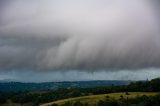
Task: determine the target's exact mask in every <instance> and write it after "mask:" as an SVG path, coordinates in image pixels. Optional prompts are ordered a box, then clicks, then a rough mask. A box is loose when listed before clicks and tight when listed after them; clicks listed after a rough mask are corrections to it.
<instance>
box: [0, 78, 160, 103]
mask: <svg viewBox="0 0 160 106" xmlns="http://www.w3.org/2000/svg"><path fill="white" fill-rule="evenodd" d="M159 91H160V78H157V79H153V80H151V81H138V82H132V83H130V84H129V85H121V86H114V85H112V86H110V87H96V88H61V89H57V90H46V91H38V92H37V91H34V92H31V91H23V92H21V91H19V92H2V91H0V106H39V104H44V103H49V102H53V101H57V100H63V99H67V98H74V97H81V96H90V95H100V94H109V93H117V92H159ZM133 95H134V94H132V93H131V95H128V96H133ZM137 95H138V94H137ZM137 95H134V96H136V97H137ZM142 95H143V94H142ZM144 95H146V96H147V98H149V101H154V97H150V95H147V94H144ZM110 96H111V95H110ZM122 96H123V97H124V95H122ZM148 96H149V97H148ZM91 97H93V98H94V96H91ZM117 97H120V96H119V95H118V96H117ZM110 98H112V96H111V97H110ZM152 98H153V99H152ZM157 98H158V97H157ZM84 99H85V98H84ZM114 99H115V100H114ZM114 99H113V100H114V102H115V101H117V99H116V97H115V98H114ZM123 99H124V100H123V101H125V99H126V98H123ZM128 99H132V98H128ZM135 99H136V98H135ZM150 99H151V100H150ZM99 100H100V99H99ZM109 100H110V99H109ZM111 100H112V99H111ZM118 100H119V98H118ZM92 101H95V100H94V99H93V100H92ZM102 101H103V102H104V101H105V100H104V99H102ZM96 102H99V101H96ZM117 102H119V101H117ZM120 102H122V101H120ZM13 103H15V104H13ZM3 104H5V105H3ZM9 104H13V105H9ZM75 106H79V105H77V104H76V105H75ZM80 106H81V105H80ZM107 106H110V105H107ZM142 106H143V105H142ZM159 106H160V105H159Z"/></svg>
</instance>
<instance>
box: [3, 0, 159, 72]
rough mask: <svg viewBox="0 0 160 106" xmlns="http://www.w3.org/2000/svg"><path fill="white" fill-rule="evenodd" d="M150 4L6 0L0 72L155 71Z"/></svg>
mask: <svg viewBox="0 0 160 106" xmlns="http://www.w3.org/2000/svg"><path fill="white" fill-rule="evenodd" d="M154 3H155V1H150V0H141V1H140V0H132V1H127V0H117V1H111V0H94V1H90V0H85V1H84V0H82V1H76V2H75V1H74V0H70V1H65V0H62V1H58V0H54V1H53V0H46V1H42V0H39V1H38V0H34V1H27V0H26V1H25V0H24V1H20V0H16V1H15V2H10V3H8V5H7V4H6V5H5V7H3V11H0V14H3V16H2V17H1V18H0V69H1V70H13V69H16V70H23V69H29V70H74V69H76V70H94V71H95V70H112V69H114V70H121V69H142V68H150V67H155V68H159V67H160V46H159V45H160V43H159V41H160V35H159V34H160V32H159V12H158V10H157V7H158V6H156V5H157V3H156V5H155V4H154Z"/></svg>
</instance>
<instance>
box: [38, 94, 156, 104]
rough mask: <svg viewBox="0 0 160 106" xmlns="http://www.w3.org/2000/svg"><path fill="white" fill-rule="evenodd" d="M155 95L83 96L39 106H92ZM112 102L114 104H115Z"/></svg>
mask: <svg viewBox="0 0 160 106" xmlns="http://www.w3.org/2000/svg"><path fill="white" fill-rule="evenodd" d="M156 94H157V93H156V92H125V93H110V94H101V95H91V96H83V97H76V98H69V99H64V100H58V101H55V102H51V103H47V104H43V105H41V106H52V105H53V104H54V105H55V104H57V105H60V106H64V105H65V106H69V104H70V105H73V104H77V103H81V104H83V105H84V104H88V105H89V106H94V105H96V106H97V104H100V103H102V102H105V101H106V100H108V101H113V100H115V101H117V100H121V99H123V100H125V99H135V98H137V97H142V96H144V95H145V96H147V97H150V96H155V95H156ZM115 101H114V102H115Z"/></svg>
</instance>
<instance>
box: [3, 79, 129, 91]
mask: <svg viewBox="0 0 160 106" xmlns="http://www.w3.org/2000/svg"><path fill="white" fill-rule="evenodd" d="M130 82H131V81H124V80H93V81H63V82H42V83H35V82H29V83H27V82H17V81H15V80H10V79H9V80H1V81H0V91H6V92H7V91H41V90H55V89H58V88H92V87H105V86H112V85H127V84H129V83H130Z"/></svg>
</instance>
